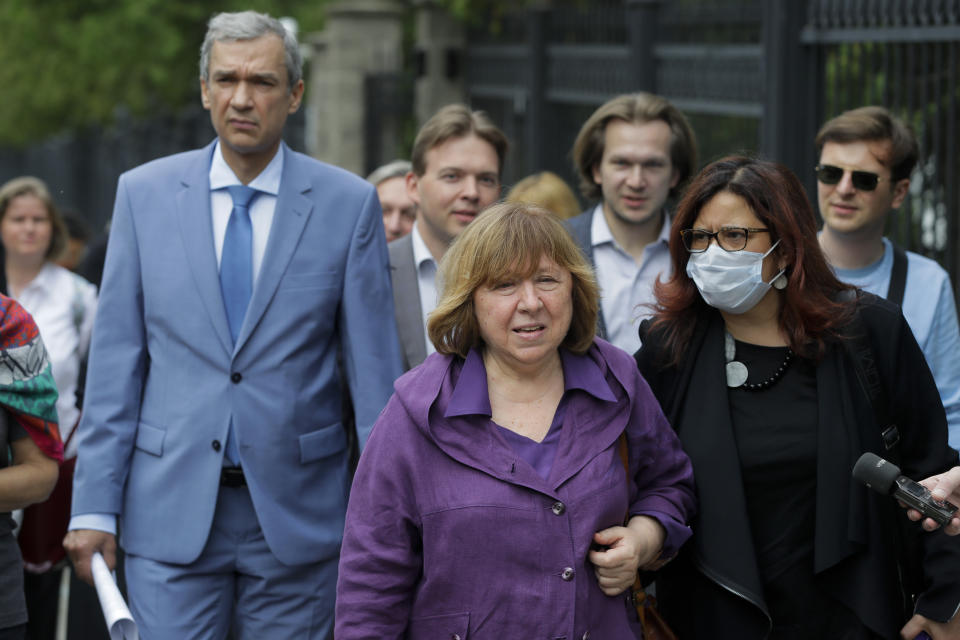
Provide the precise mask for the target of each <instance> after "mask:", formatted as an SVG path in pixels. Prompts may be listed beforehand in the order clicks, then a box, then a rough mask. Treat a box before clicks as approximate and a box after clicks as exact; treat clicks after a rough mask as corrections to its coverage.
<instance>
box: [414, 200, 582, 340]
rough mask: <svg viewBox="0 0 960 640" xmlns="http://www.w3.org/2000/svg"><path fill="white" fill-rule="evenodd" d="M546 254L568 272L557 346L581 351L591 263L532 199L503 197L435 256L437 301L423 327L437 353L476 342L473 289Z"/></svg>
mask: <svg viewBox="0 0 960 640" xmlns="http://www.w3.org/2000/svg"><path fill="white" fill-rule="evenodd" d="M543 257H547V258H549V259H551V260H553V261H554V262H555V263H557V265H559V266H560V267H562V268H564V269H566V270H567V271H569V272H570V274H571V276H573V295H572V301H571V304H572V305H573V313H572V318H571V321H570V329H569V330H568V331H567V335H566V337H565V338H564V340H563V342H562V343H561V346H563V347H565V348H567V349H569V350H570V351H572V352H574V353H578V354H582V353H586V351H587V349H589V348H590V345H591V344H592V343H593V338H594V336H595V335H596V331H597V313H598V304H599V302H598V301H599V297H600V296H599V292H598V289H597V281H596V279H595V278H594V275H593V269H592V268H591V267H590V265H589V264H588V263H587V261H586V259H585V258H584V256H583V253H581V251H580V249H579V247H577V245H576V243H575V242H574V241H573V238H571V237H570V234H569V233H567V230H566V229H565V228H564V227H563V225H562V224H561V223H560V221H559V220H558V219H557V218H556V217H555V216H554V215H553V214H552V213H550V212H549V211H547V210H546V209H543V208H542V207H538V206H536V205H532V204H526V203H522V202H505V203H500V204H495V205H493V206H492V207H490V208H489V209H487V210H485V211H484V212H483V213H481V214H480V215H479V216H478V217H477V219H476V220H474V221H473V222H472V223H470V225H469V226H468V227H467V228H466V229H464V231H463V232H462V233H461V234H460V235H459V236H458V237H457V239H456V240H455V241H454V242H453V244H452V245H451V246H450V249H449V250H447V253H446V255H444V257H443V260H441V261H440V272H439V278H440V286H441V293H440V301H439V302H438V304H437V308H436V310H435V311H434V312H433V313H431V314H430V318H429V321H428V322H427V331H428V333H429V336H430V340H431V341H432V342H433V345H434V347H436V349H437V351H438V352H439V353H445V354H453V353H455V354H457V355H459V356H460V357H462V358H465V357H467V353H468V352H469V351H470V349H472V348H473V347H478V346H480V345H481V344H482V343H483V341H482V339H481V338H480V326H479V323H478V322H477V316H476V313H475V310H474V294H475V293H476V292H477V290H478V289H479V288H480V287H483V286H489V285H492V284H494V283H495V282H499V281H502V280H505V279H509V278H527V277H529V276H531V275H533V273H534V272H535V271H536V270H537V267H538V266H539V264H540V259H541V258H543Z"/></svg>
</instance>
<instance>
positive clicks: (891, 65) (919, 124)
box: [466, 0, 960, 285]
mask: <svg viewBox="0 0 960 640" xmlns="http://www.w3.org/2000/svg"><path fill="white" fill-rule="evenodd" d="M500 27H501V28H500V32H499V34H498V35H496V36H491V35H490V33H489V30H487V29H483V30H477V31H476V32H473V33H471V35H470V42H469V46H468V50H467V56H466V74H467V88H468V93H469V99H470V102H471V104H472V105H474V106H475V107H477V108H482V109H486V110H487V111H488V112H490V114H491V116H492V117H493V118H494V119H495V120H496V121H497V122H499V123H501V124H502V125H503V127H504V129H505V131H506V132H507V133H508V134H509V135H510V136H511V139H512V140H513V141H514V148H513V150H512V151H511V155H510V158H509V159H508V163H507V165H506V172H507V175H506V178H507V181H508V182H512V181H515V180H517V179H519V178H521V177H523V176H524V175H527V174H529V173H533V172H535V171H540V170H543V169H549V170H551V171H555V172H556V173H559V174H560V175H562V176H565V177H566V178H568V180H569V181H570V182H571V183H572V184H575V183H576V179H575V177H574V175H573V169H572V167H571V162H570V158H569V151H570V148H571V146H572V144H573V140H574V138H575V136H576V134H577V131H578V130H579V128H580V125H581V124H582V123H583V121H584V120H585V119H586V118H587V116H589V114H590V113H591V112H592V111H593V110H594V109H595V108H596V107H597V106H599V105H600V104H601V103H603V102H604V101H606V100H608V99H609V98H611V97H613V96H615V95H617V94H620V93H626V92H631V91H638V90H645V91H652V92H655V93H658V94H660V95H663V96H665V97H666V98H668V99H669V100H670V101H671V102H673V103H674V104H676V105H677V106H678V107H680V108H681V109H683V110H684V111H685V113H687V115H688V117H689V118H690V120H691V122H692V124H693V126H694V129H695V130H696V133H697V137H698V140H699V143H700V150H701V158H702V160H703V161H704V162H707V161H709V160H711V159H715V158H717V157H719V156H721V155H725V154H728V153H731V152H735V151H741V150H747V151H759V152H760V153H762V154H764V155H765V156H767V157H770V158H772V159H776V160H779V161H781V162H784V163H785V164H787V165H788V166H790V167H791V168H792V169H793V170H794V171H796V172H797V174H798V175H799V176H800V177H801V179H802V180H803V181H804V182H805V183H806V184H807V186H808V188H809V190H810V193H811V194H814V193H815V182H814V178H813V166H814V164H816V152H815V149H814V147H813V138H814V136H815V134H816V131H817V129H818V127H819V125H820V124H821V123H822V122H823V121H824V120H825V119H827V118H829V117H832V116H834V115H837V114H838V113H840V112H841V111H844V110H846V109H850V108H854V107H857V106H862V105H866V104H883V105H886V106H888V107H889V108H891V109H892V110H893V111H894V112H896V113H897V114H898V115H899V116H901V117H903V118H905V119H906V120H907V121H909V122H910V123H911V124H912V125H913V126H914V128H915V130H916V131H917V134H918V137H919V139H920V145H921V157H922V162H921V165H920V167H918V169H917V171H916V172H915V174H914V176H913V181H912V184H911V190H910V196H909V198H908V201H907V202H906V203H905V204H904V206H903V207H902V208H901V210H900V215H899V216H897V217H895V218H894V220H893V221H892V223H891V227H890V232H891V234H892V235H894V236H895V237H896V238H897V239H898V240H899V241H900V242H901V243H903V244H904V245H906V246H907V247H908V248H911V249H913V250H915V251H918V252H920V253H924V254H926V255H928V256H930V257H933V258H935V259H937V260H939V261H940V262H941V264H943V265H944V267H945V268H947V270H948V271H949V272H950V274H951V276H952V277H953V281H954V283H955V285H956V284H957V281H958V273H960V252H958V247H960V224H958V220H957V216H958V214H960V187H958V182H960V160H958V159H960V131H958V129H960V122H958V118H960V113H958V109H957V103H958V99H960V65H958V63H960V59H958V55H957V54H958V43H960V0H913V1H908V0H763V1H761V0H672V1H670V2H665V1H664V0H602V1H594V2H590V3H589V4H587V3H577V2H570V3H564V2H554V3H553V4H552V6H550V7H544V8H540V9H531V10H528V11H525V12H522V13H517V14H514V15H510V16H507V17H506V18H504V21H503V23H502V24H501V25H500Z"/></svg>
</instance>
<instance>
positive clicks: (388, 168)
mask: <svg viewBox="0 0 960 640" xmlns="http://www.w3.org/2000/svg"><path fill="white" fill-rule="evenodd" d="M411 171H413V165H412V164H411V163H410V161H409V160H394V161H393V162H388V163H387V164H385V165H383V166H382V167H377V168H376V169H374V170H373V173H371V174H370V175H368V176H367V182H369V183H371V184H372V185H374V186H378V185H379V184H380V183H381V182H386V181H387V180H389V179H391V178H405V177H406V176H407V174H408V173H410V172H411Z"/></svg>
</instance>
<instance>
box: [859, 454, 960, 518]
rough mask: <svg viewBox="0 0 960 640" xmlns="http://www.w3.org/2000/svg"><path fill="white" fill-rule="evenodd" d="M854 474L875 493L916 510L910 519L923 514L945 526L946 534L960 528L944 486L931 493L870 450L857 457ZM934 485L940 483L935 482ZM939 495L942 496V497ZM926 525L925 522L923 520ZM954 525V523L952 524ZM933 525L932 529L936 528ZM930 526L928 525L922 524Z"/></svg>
mask: <svg viewBox="0 0 960 640" xmlns="http://www.w3.org/2000/svg"><path fill="white" fill-rule="evenodd" d="M953 471H956V469H954V470H952V471H950V472H948V473H947V474H942V475H944V476H946V475H949V474H950V473H953ZM853 477H854V478H856V479H857V480H859V481H860V482H862V483H863V484H865V485H867V486H868V487H870V488H871V489H873V490H874V491H876V492H877V493H881V494H883V495H888V496H893V497H894V498H896V499H897V500H899V501H900V502H902V503H903V504H905V505H907V507H909V508H910V509H911V510H913V511H914V512H915V513H916V516H917V517H914V518H912V519H913V520H919V519H920V518H921V517H925V518H927V519H929V520H931V521H932V522H933V523H935V525H936V526H943V527H947V531H948V533H949V532H950V531H954V529H956V531H954V533H956V532H958V531H960V520H958V519H957V515H956V514H957V506H956V505H955V504H953V503H951V502H948V501H947V500H946V499H945V498H946V494H945V491H944V489H946V486H947V485H944V486H940V487H939V489H940V490H938V491H937V495H936V496H935V495H933V494H932V493H931V492H930V489H928V488H927V487H928V486H930V485H927V486H924V485H923V484H920V483H919V482H914V481H913V480H911V479H910V478H907V477H906V476H902V475H900V469H899V468H898V467H897V466H896V465H894V464H891V463H890V462H887V461H886V460H884V459H883V458H881V457H879V456H877V455H876V454H873V453H865V454H863V455H862V456H860V459H859V460H857V464H856V465H854V467H853ZM936 478H938V476H933V477H932V478H928V479H927V480H925V481H924V483H928V482H930V481H932V480H934V479H936ZM934 486H935V487H937V486H939V484H934ZM941 496H943V497H942V498H941ZM925 524H926V523H925ZM954 524H956V526H954ZM936 526H934V527H932V528H936ZM925 528H928V530H929V529H930V527H925Z"/></svg>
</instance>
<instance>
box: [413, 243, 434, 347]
mask: <svg viewBox="0 0 960 640" xmlns="http://www.w3.org/2000/svg"><path fill="white" fill-rule="evenodd" d="M410 235H411V236H412V238H411V241H412V243H413V262H414V264H415V265H416V267H417V288H418V290H419V291H420V313H421V316H420V317H421V318H423V340H424V343H425V344H426V347H427V352H426V353H427V355H428V356H429V355H430V354H431V353H434V352H435V351H436V349H435V348H434V347H433V342H431V341H430V338H429V337H428V336H427V316H428V315H430V314H431V313H433V310H434V309H436V308H437V297H438V296H439V295H440V293H439V292H438V291H437V261H436V260H434V259H433V254H432V253H430V249H427V245H426V243H425V242H424V241H423V238H422V237H421V236H420V232H419V231H418V230H417V225H413V231H411V232H410Z"/></svg>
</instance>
